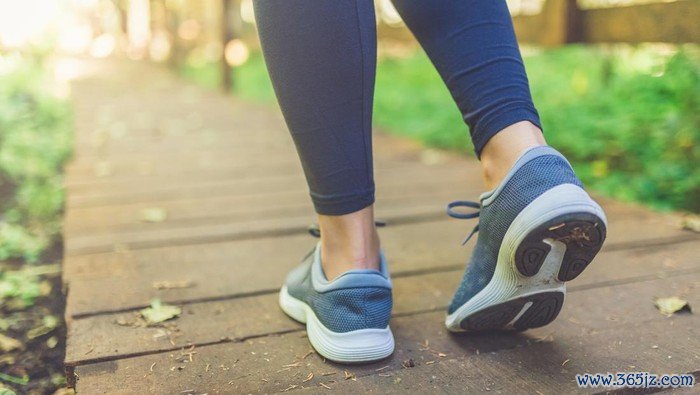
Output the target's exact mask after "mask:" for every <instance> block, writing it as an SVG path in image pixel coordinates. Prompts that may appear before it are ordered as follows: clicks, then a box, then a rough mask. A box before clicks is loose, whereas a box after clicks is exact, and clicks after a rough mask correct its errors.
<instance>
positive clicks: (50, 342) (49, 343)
mask: <svg viewBox="0 0 700 395" xmlns="http://www.w3.org/2000/svg"><path fill="white" fill-rule="evenodd" d="M57 345H58V338H57V337H56V336H51V337H50V338H48V340H46V347H48V348H55V347H56V346H57Z"/></svg>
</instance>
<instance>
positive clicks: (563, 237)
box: [445, 184, 607, 332]
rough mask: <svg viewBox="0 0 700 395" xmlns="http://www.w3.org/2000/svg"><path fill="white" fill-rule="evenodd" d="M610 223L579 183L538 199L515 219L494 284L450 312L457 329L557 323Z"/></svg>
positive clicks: (451, 323) (449, 324)
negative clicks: (570, 283)
mask: <svg viewBox="0 0 700 395" xmlns="http://www.w3.org/2000/svg"><path fill="white" fill-rule="evenodd" d="M606 232H607V222H606V219H605V213H604V212H603V210H602V208H600V206H599V205H598V204H597V203H595V202H594V201H593V200H592V199H591V198H590V197H589V196H588V194H587V193H586V192H585V191H584V190H583V189H582V188H580V187H578V186H576V185H573V184H562V185H559V186H557V187H554V188H552V189H550V190H549V191H547V192H545V193H543V194H542V195H540V196H539V197H538V198H537V199H535V200H533V201H532V202H531V203H530V204H529V205H528V206H527V207H525V208H524V209H523V210H522V211H521V213H520V214H518V216H517V217H516V218H515V219H514V220H513V222H512V223H511V225H510V227H509V228H508V231H507V232H506V235H505V236H504V238H503V241H502V243H501V247H500V249H499V253H498V254H499V255H498V262H497V264H496V268H495V271H494V273H493V275H492V278H491V280H490V281H489V283H488V284H487V285H486V286H485V287H484V288H483V289H482V290H481V291H479V292H478V293H477V294H476V295H474V296H472V297H471V298H470V299H469V300H468V301H466V302H465V303H464V304H463V305H462V306H460V307H459V308H457V309H456V310H454V311H453V312H451V313H450V314H448V316H447V318H446V319H445V325H446V326H447V328H448V329H449V330H450V331H454V332H464V331H468V332H473V331H486V330H507V329H509V330H512V329H515V330H525V329H529V328H536V327H540V326H544V325H546V324H548V323H550V322H552V321H553V320H554V319H555V318H556V317H557V315H558V314H559V312H560V311H561V308H562V305H563V302H564V297H565V294H566V284H565V283H566V282H567V281H570V280H572V279H574V278H576V277H578V276H579V275H580V274H581V272H583V271H584V270H585V269H586V267H588V265H589V264H590V263H591V261H592V260H593V258H594V257H595V256H596V254H597V253H598V252H599V251H600V249H601V247H602V245H603V242H604V241H605V237H606Z"/></svg>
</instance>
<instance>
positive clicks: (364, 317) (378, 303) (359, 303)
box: [286, 254, 392, 333]
mask: <svg viewBox="0 0 700 395" xmlns="http://www.w3.org/2000/svg"><path fill="white" fill-rule="evenodd" d="M313 264H314V254H310V256H309V257H307V259H306V260H305V261H304V262H303V263H302V265H301V266H300V267H298V268H297V269H295V270H293V271H292V272H291V273H290V274H289V277H288V278H287V283H286V284H287V291H288V292H289V294H290V295H291V296H293V297H294V298H296V299H299V300H301V301H303V302H305V303H306V304H308V305H309V307H311V309H312V310H313V311H314V313H315V314H316V317H317V318H318V319H319V321H321V323H322V324H323V325H324V326H325V327H326V328H328V329H330V330H332V331H333V332H338V333H343V332H350V331H354V330H358V329H368V328H377V329H384V328H386V327H387V325H389V318H390V317H391V307H392V296H391V285H390V283H389V281H388V280H387V286H386V287H374V286H373V287H353V288H340V289H330V290H328V291H325V292H317V291H316V290H315V289H314V287H313V285H312V282H311V265H313ZM364 275H366V276H377V275H378V274H364ZM331 284H332V283H331Z"/></svg>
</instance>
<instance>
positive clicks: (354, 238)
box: [318, 206, 380, 280]
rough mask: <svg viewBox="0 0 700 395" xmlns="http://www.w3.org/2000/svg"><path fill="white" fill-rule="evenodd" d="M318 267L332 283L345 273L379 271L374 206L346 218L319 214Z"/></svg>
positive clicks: (377, 237) (344, 216) (377, 236)
mask: <svg viewBox="0 0 700 395" xmlns="http://www.w3.org/2000/svg"><path fill="white" fill-rule="evenodd" d="M318 223H319V228H320V229H321V264H322V266H323V270H324V272H325V274H326V277H327V278H328V279H329V280H332V279H334V278H336V277H338V276H339V275H341V274H343V273H344V272H346V271H348V270H353V269H378V268H379V249H380V247H379V235H378V234H377V230H376V228H375V225H374V207H373V206H369V207H366V208H364V209H362V210H360V211H356V212H354V213H351V214H347V215H340V216H326V215H319V217H318Z"/></svg>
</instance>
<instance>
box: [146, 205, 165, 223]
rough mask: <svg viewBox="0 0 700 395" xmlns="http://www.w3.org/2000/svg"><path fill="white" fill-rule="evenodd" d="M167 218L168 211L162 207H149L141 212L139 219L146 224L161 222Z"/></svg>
mask: <svg viewBox="0 0 700 395" xmlns="http://www.w3.org/2000/svg"><path fill="white" fill-rule="evenodd" d="M166 218H168V211H167V210H166V209H164V208H162V207H149V208H145V209H143V210H141V219H142V220H143V221H146V222H163V221H165V219H166Z"/></svg>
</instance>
